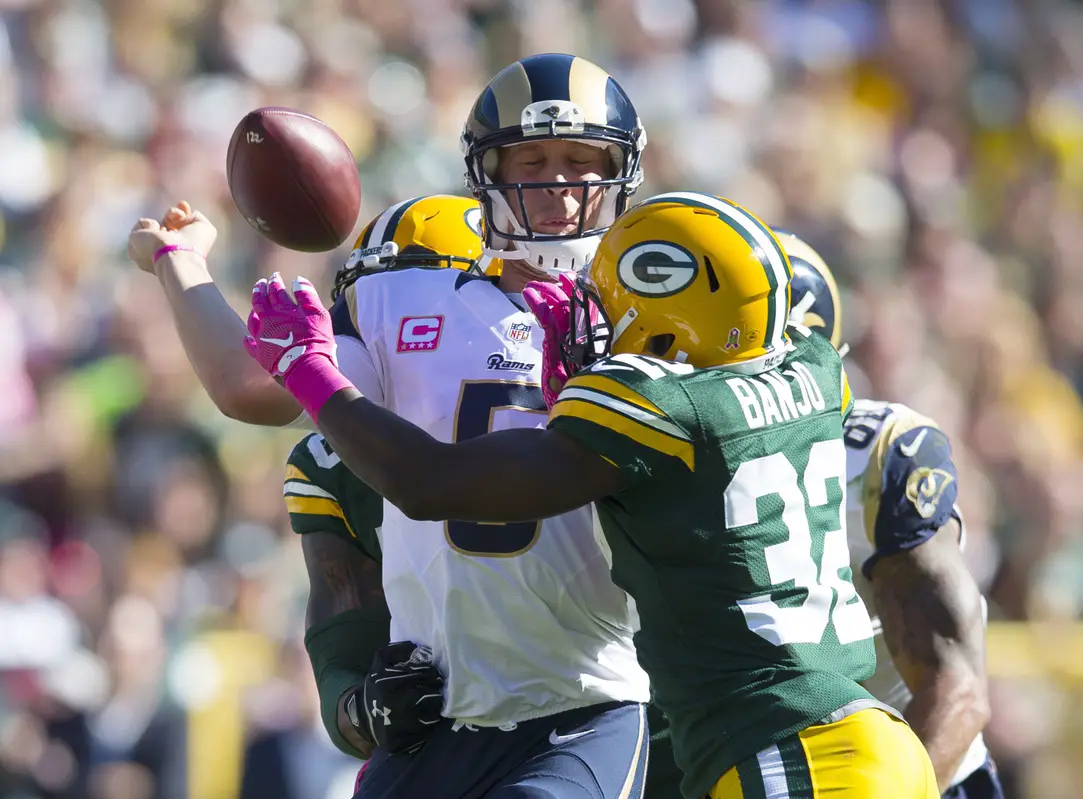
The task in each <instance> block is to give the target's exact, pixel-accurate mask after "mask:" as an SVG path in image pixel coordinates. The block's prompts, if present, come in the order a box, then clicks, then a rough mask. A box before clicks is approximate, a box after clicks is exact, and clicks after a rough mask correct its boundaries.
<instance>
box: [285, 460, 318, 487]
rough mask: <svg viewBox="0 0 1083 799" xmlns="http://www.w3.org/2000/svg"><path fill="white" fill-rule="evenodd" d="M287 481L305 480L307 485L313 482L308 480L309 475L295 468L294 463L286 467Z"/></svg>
mask: <svg viewBox="0 0 1083 799" xmlns="http://www.w3.org/2000/svg"><path fill="white" fill-rule="evenodd" d="M286 479H287V480H304V481H305V482H306V483H311V482H312V481H311V480H309V479H308V475H307V474H305V473H304V472H302V471H301V470H300V469H298V468H297V467H296V466H294V465H293V464H292V463H291V464H289V465H288V466H287V467H286Z"/></svg>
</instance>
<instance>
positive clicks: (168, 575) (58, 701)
mask: <svg viewBox="0 0 1083 799" xmlns="http://www.w3.org/2000/svg"><path fill="white" fill-rule="evenodd" d="M543 51H563V52H571V53H576V54H579V55H583V56H586V57H587V58H590V59H591V60H594V61H596V62H597V63H599V64H600V65H602V66H603V67H604V68H605V69H607V70H608V71H610V72H611V73H612V74H613V75H614V76H616V77H617V78H618V80H620V81H621V82H622V83H623V85H624V86H625V88H626V89H627V90H628V92H629V94H630V95H631V97H632V98H633V100H634V102H635V103H636V105H637V107H638V109H639V111H640V114H641V116H642V117H643V120H644V122H645V124H646V127H647V130H648V134H649V145H648V147H647V151H646V156H645V162H644V163H645V167H646V172H647V180H646V184H645V185H644V186H643V187H642V188H641V189H640V196H649V195H650V194H652V193H655V192H658V191H662V190H668V189H694V190H702V191H708V192H712V193H716V194H722V195H725V196H728V197H731V198H733V199H734V200H736V201H738V202H740V203H742V204H744V205H745V206H747V207H749V208H750V209H751V210H753V211H754V212H755V213H757V214H758V215H759V216H760V217H761V218H763V219H764V220H766V221H768V222H770V223H773V224H782V225H785V226H786V227H788V228H790V229H792V230H794V231H796V232H797V233H799V234H800V235H802V236H804V237H806V238H807V239H808V240H809V241H810V242H811V243H813V244H814V245H815V246H817V247H818V248H820V249H821V252H822V253H823V254H824V255H825V257H826V258H827V259H828V261H829V262H830V263H832V264H833V265H834V267H835V268H836V271H837V273H838V275H839V277H840V280H841V282H842V284H843V288H844V294H843V302H844V306H845V332H846V339H847V340H848V341H849V342H850V344H851V346H852V351H851V355H850V356H848V362H849V364H850V367H849V368H850V370H851V382H852V383H853V384H854V386H855V389H857V392H856V393H858V394H859V395H865V396H870V397H876V398H890V399H894V400H898V401H902V402H906V403H909V404H911V405H913V406H915V407H916V408H917V409H919V410H920V411H922V412H924V413H926V414H928V415H930V416H932V417H934V418H936V419H937V420H938V421H939V422H940V423H941V425H942V426H943V427H945V428H946V429H947V431H948V432H949V433H950V434H951V436H952V438H953V442H954V447H955V450H954V451H955V458H956V462H957V464H958V466H959V472H960V480H961V486H962V488H961V492H962V505H963V510H964V513H965V515H966V521H967V529H968V535H969V541H968V550H967V553H968V559H969V561H970V563H971V565H972V567H973V569H974V572H975V574H976V576H977V577H978V579H979V581H980V583H981V585H982V586H983V588H984V589H985V590H986V592H987V594H988V597H989V614H990V619H991V621H992V624H993V627H992V628H991V631H990V639H989V640H990V650H989V662H990V672H991V675H992V681H993V696H992V700H993V707H994V716H993V720H992V723H991V725H990V727H989V730H988V732H987V739H988V741H989V743H990V746H991V748H992V749H993V751H994V753H995V755H996V757H997V758H998V760H999V763H1000V767H1001V771H1002V774H1003V776H1004V778H1005V782H1006V784H1007V786H1008V790H1009V796H1010V797H1012V799H1024V798H1026V799H1032V798H1033V799H1038V798H1039V797H1040V799H1068V798H1069V797H1078V796H1079V795H1080V791H1081V789H1080V788H1079V786H1080V785H1081V784H1083V771H1081V769H1083V757H1081V755H1083V727H1081V722H1080V720H1081V719H1083V679H1081V678H1083V668H1081V666H1080V663H1083V637H1081V635H1080V632H1079V626H1078V625H1077V621H1078V620H1079V618H1080V616H1081V611H1083V536H1081V534H1080V533H1081V529H1083V490H1081V489H1080V486H1081V485H1083V405H1081V402H1080V389H1081V388H1083V263H1081V261H1080V258H1081V254H1083V4H1081V3H1079V2H1069V1H1068V0H1061V1H1054V0H1045V1H1043V0H1033V2H1030V1H1029V0H942V1H941V2H936V1H935V0H879V2H859V1H858V0H822V1H820V2H816V1H814V0H808V1H807V2H800V1H798V0H756V1H755V2H751V1H749V2H741V1H740V0H396V1H395V2H387V1H386V0H0V222H2V224H0V231H2V232H0V367H2V371H3V381H2V384H0V797H2V798H3V799H45V798H46V797H48V798H49V799H52V798H54V797H56V798H58V799H59V798H60V797H65V798H67V797H71V798H73V799H74V798H76V797H92V798H93V799H184V798H185V797H192V799H232V798H233V797H241V799H249V798H250V797H252V798H254V797H259V799H277V798H278V797H282V798H283V799H293V798H294V797H297V798H298V799H300V798H301V797H304V799H324V798H325V797H326V798H327V799H330V798H331V797H335V798H336V799H346V797H348V796H349V795H350V790H351V787H352V780H353V774H354V772H355V771H356V765H357V764H356V762H353V761H350V760H349V759H348V758H346V757H345V756H343V755H340V754H339V753H338V752H337V751H335V750H334V749H333V748H332V747H331V745H330V743H329V742H328V741H327V739H326V735H325V734H324V732H323V730H322V728H321V727H320V724H319V720H318V712H317V700H316V696H315V688H314V685H313V681H312V677H311V674H310V671H309V667H308V662H307V658H306V656H305V653H304V649H303V643H302V634H303V611H304V604H305V600H306V596H307V585H306V578H305V572H304V569H303V565H302V563H301V557H300V549H299V545H298V541H297V538H296V536H294V535H292V533H291V532H290V530H289V525H288V520H287V516H286V513H285V510H284V507H283V505H282V502H281V499H280V496H281V480H282V475H283V463H284V458H285V456H286V454H287V453H288V451H289V448H290V447H291V446H292V444H293V443H294V442H295V441H296V440H297V439H298V438H299V437H300V434H299V433H298V432H297V431H278V430H275V431H268V430H261V429H255V428H252V427H247V426H244V425H241V424H239V423H237V422H234V421H231V420H229V419H227V418H225V417H224V416H223V415H222V414H220V413H219V412H218V411H217V410H216V409H215V408H214V407H213V406H212V405H211V404H210V402H209V400H208V399H207V398H206V396H205V395H204V394H203V392H202V390H201V389H200V387H199V385H198V383H197V382H196V380H195V378H194V375H193V373H192V371H191V369H190V368H189V366H188V364H187V361H186V360H185V356H184V352H183V350H182V348H181V346H180V344H179V341H178V339H177V337H176V335H175V333H174V331H173V327H172V323H171V321H170V317H169V314H168V312H167V308H166V305H165V303H164V300H163V299H162V296H161V294H160V291H159V288H158V285H157V283H156V281H155V280H154V279H153V278H152V277H150V276H148V275H145V274H142V273H139V272H137V271H136V270H135V269H134V267H133V266H132V265H131V264H130V263H128V262H127V261H126V260H125V257H124V247H125V240H126V236H127V233H128V230H129V228H130V227H131V225H132V223H133V222H134V220H135V219H136V218H138V217H139V216H142V215H150V216H159V215H160V214H161V213H162V212H164V210H165V209H166V207H168V205H169V204H171V203H173V202H175V201H177V200H179V199H182V198H183V199H187V200H189V201H190V202H192V203H193V204H194V205H195V206H196V207H197V208H199V209H201V210H203V211H204V212H205V213H206V214H207V215H208V216H209V217H210V218H211V220H212V221H213V222H214V223H215V224H216V225H217V226H218V230H219V232H220V238H219V243H218V245H217V247H216V249H215V251H214V253H213V254H212V257H211V264H212V267H213V270H214V272H215V275H216V277H217V278H218V280H219V281H220V284H221V285H222V287H223V288H224V289H225V290H226V291H227V292H228V293H229V294H230V296H231V299H232V300H233V301H234V304H235V307H237V308H242V309H243V308H244V307H245V304H246V302H247V295H248V290H249V288H250V286H251V284H252V282H253V281H254V280H255V279H256V278H257V277H258V276H262V275H266V274H268V273H270V272H271V271H272V270H275V269H278V270H280V271H282V273H283V274H284V275H286V276H287V277H288V276H290V275H294V274H297V273H299V272H303V273H304V274H306V275H307V276H309V277H310V278H312V279H313V280H314V281H315V282H316V283H317V285H319V286H321V287H323V288H328V287H329V285H330V277H331V275H332V274H333V273H334V270H335V269H336V268H337V266H338V265H339V264H340V263H341V262H342V260H343V259H344V257H345V254H346V250H348V246H347V247H344V248H343V249H342V250H341V251H339V252H336V253H332V254H329V255H327V256H323V255H321V256H311V255H301V254H297V253H289V252H286V251H283V250H280V249H276V248H274V247H272V246H270V245H268V244H266V243H264V242H262V241H261V240H260V239H259V238H258V237H257V236H256V235H255V234H254V233H253V231H252V230H250V229H249V228H248V226H247V225H246V224H245V222H244V221H243V220H242V219H241V217H240V216H239V215H238V213H237V212H236V210H235V209H234V207H233V204H232V201H231V199H230V196H229V190H228V187H227V185H226V180H225V174H224V164H225V153H226V145H227V143H228V141H229V137H230V134H231V132H232V130H233V128H234V126H235V125H236V123H237V122H238V121H239V120H240V119H241V117H242V116H243V115H244V114H245V113H246V112H247V111H249V110H251V109H253V108H256V107H258V106H262V105H286V106H295V107H298V108H301V109H303V110H305V111H307V112H309V113H312V114H315V115H317V116H319V117H321V118H323V119H324V120H325V121H327V122H328V123H329V124H331V125H332V126H333V127H334V128H335V129H336V130H338V131H339V133H340V134H341V135H342V136H343V138H344V139H346V141H347V142H348V143H349V145H350V146H351V148H352V149H353V151H354V153H355V154H356V156H357V159H358V162H359V168H360V171H361V177H362V185H363V192H364V198H365V199H364V208H363V212H362V217H363V218H362V219H361V220H359V223H358V230H360V228H361V226H362V224H363V223H364V222H365V221H366V220H367V219H368V218H369V217H371V216H374V215H375V214H376V213H378V212H379V211H380V210H382V208H383V207H384V206H385V205H388V204H390V203H391V202H394V201H397V200H400V199H404V198H406V197H409V196H414V195H417V194H422V193H428V192H437V191H445V192H453V193H461V191H462V173H463V171H464V166H463V162H462V159H461V155H460V152H459V149H458V136H459V132H460V127H461V124H462V121H463V119H464V115H465V114H466V112H467V110H468V108H469V106H470V104H471V103H472V101H473V99H474V98H475V96H476V95H477V93H478V92H479V90H480V89H481V88H482V86H483V85H484V84H485V83H486V81H487V80H488V79H489V77H491V75H493V74H494V73H495V72H496V71H497V70H498V69H500V68H501V67H503V66H504V65H506V64H507V63H509V62H510V61H512V60H514V59H516V58H519V57H521V56H524V55H527V54H530V53H533V52H543ZM1024 622H1025V623H1024Z"/></svg>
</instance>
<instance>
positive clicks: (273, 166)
mask: <svg viewBox="0 0 1083 799" xmlns="http://www.w3.org/2000/svg"><path fill="white" fill-rule="evenodd" d="M226 176H227V178H228V180H229V190H230V193H231V194H232V195H233V202H234V203H235V204H236V205H237V210H239V211H240V212H241V215H242V216H243V217H244V218H245V219H246V220H247V221H248V224H250V225H251V226H252V227H254V228H255V229H256V230H258V231H259V232H260V233H261V234H263V235H264V236H266V237H267V238H268V239H270V240H271V241H273V242H274V243H275V244H278V245H280V246H282V247H286V248H287V249H290V250H299V251H301V252H326V251H328V250H333V249H335V247H337V246H338V245H340V244H341V243H342V242H344V241H345V240H346V239H347V238H349V237H350V234H352V233H353V229H354V225H355V224H356V223H357V215H358V213H359V212H360V210H361V180H360V178H359V177H358V175H357V164H356V162H355V160H354V156H353V153H352V152H350V148H349V147H347V146H346V142H344V141H343V140H342V139H341V138H339V135H338V134H337V133H335V132H334V131H333V130H331V128H329V127H328V126H327V125H325V124H324V123H323V122H321V121H320V120H319V119H317V118H316V117H314V116H312V115H310V114H306V113H304V112H302V111H298V110H296V109H293V108H276V107H271V108H257V109H256V110H255V111H252V112H250V113H249V114H247V115H246V116H245V118H244V119H242V120H241V122H240V124H239V125H237V129H236V130H234V131H233V138H232V139H231V140H230V142H229V151H228V153H227V154H226Z"/></svg>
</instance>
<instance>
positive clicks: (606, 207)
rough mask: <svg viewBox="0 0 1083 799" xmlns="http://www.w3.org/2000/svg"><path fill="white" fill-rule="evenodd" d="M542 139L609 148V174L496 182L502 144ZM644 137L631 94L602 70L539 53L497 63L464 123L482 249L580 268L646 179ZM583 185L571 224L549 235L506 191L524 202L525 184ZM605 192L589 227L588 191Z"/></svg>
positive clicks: (551, 266)
mask: <svg viewBox="0 0 1083 799" xmlns="http://www.w3.org/2000/svg"><path fill="white" fill-rule="evenodd" d="M547 139H572V140H576V141H582V142H585V143H587V144H592V145H595V146H597V147H601V148H604V149H605V150H607V151H608V152H609V155H610V159H611V163H612V171H611V175H610V177H608V178H605V179H602V180H586V181H579V182H574V181H573V182H564V183H557V182H530V183H502V182H499V181H498V177H497V171H498V170H497V167H498V162H499V152H500V150H501V148H504V147H509V146H513V145H517V144H523V143H526V142H535V141H544V140H547ZM646 144H647V134H646V132H645V131H644V129H643V125H642V124H641V123H640V121H639V116H638V115H637V114H636V110H635V107H634V106H633V105H632V101H631V100H630V99H628V95H627V94H625V92H624V89H622V88H621V86H620V84H619V83H617V81H616V80H614V79H613V77H612V76H611V75H609V74H608V73H607V72H606V71H605V70H603V69H601V68H600V67H598V66H597V65H595V64H593V63H591V62H590V61H587V60H586V59H585V58H579V57H577V56H572V55H564V54H562V53H543V54H540V55H533V56H530V57H528V58H524V59H523V60H521V61H516V62H515V63H514V64H512V65H511V66H509V67H507V68H505V69H503V70H501V72H499V73H498V74H497V75H496V77H494V78H493V79H492V80H491V81H490V82H489V85H488V86H486V87H485V89H484V90H482V92H481V95H480V96H479V97H478V99H477V101H476V102H475V103H474V106H473V108H472V109H471V111H470V114H469V115H468V116H467V119H466V124H465V125H464V127H463V132H462V139H461V145H462V149H463V154H464V155H465V156H466V185H467V187H468V188H469V189H470V190H471V191H472V192H473V193H474V195H475V196H476V197H477V198H478V200H480V202H481V207H482V212H483V214H484V219H485V246H486V248H488V249H489V250H493V251H494V253H493V255H494V256H495V257H498V258H502V259H504V260H526V261H529V262H530V263H532V264H535V265H538V266H539V267H541V268H542V269H544V270H546V271H549V272H559V271H565V272H566V271H575V270H579V269H582V268H583V267H584V266H585V265H586V264H587V262H588V261H589V260H590V257H591V255H593V253H594V251H595V249H596V248H597V246H598V239H599V237H600V236H601V235H602V233H604V232H605V231H606V229H607V228H608V227H609V226H610V225H611V224H612V223H613V221H614V220H615V219H616V218H617V216H619V215H620V214H622V213H623V212H624V210H625V208H626V207H627V204H628V198H629V197H630V196H631V195H632V194H633V192H635V190H636V188H637V187H638V186H639V184H640V183H641V182H642V180H643V170H642V168H641V167H640V159H641V157H642V154H643V148H644V147H645V146H646ZM547 188H560V189H565V190H567V189H571V190H572V191H579V192H581V208H582V209H583V211H582V213H581V214H580V218H579V225H578V227H577V229H576V230H574V231H571V232H569V233H561V234H546V233H540V232H537V231H534V230H533V229H532V227H531V220H530V218H529V214H527V213H526V212H525V211H524V215H525V218H524V219H523V220H522V222H520V221H519V220H518V219H517V218H516V216H515V214H514V213H513V211H512V209H511V206H510V204H509V203H508V199H507V198H508V196H510V195H512V194H517V196H518V198H519V201H520V202H519V205H520V206H522V205H523V203H522V192H523V191H524V190H526V189H531V190H538V189H547ZM594 188H601V189H602V190H603V191H604V192H605V194H604V197H603V200H602V207H601V212H600V214H599V218H598V220H597V222H596V223H594V224H593V225H592V224H590V223H589V222H588V220H587V219H586V209H587V195H588V193H589V192H590V191H591V190H592V189H594Z"/></svg>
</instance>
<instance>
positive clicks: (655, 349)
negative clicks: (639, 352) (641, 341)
mask: <svg viewBox="0 0 1083 799" xmlns="http://www.w3.org/2000/svg"><path fill="white" fill-rule="evenodd" d="M676 340H677V337H676V336H675V335H673V334H672V333H660V334H659V335H657V336H651V337H650V338H649V339H647V349H648V350H649V351H650V354H651V355H654V356H656V357H658V358H661V357H663V356H664V355H665V354H666V353H667V352H669V350H670V348H672V347H673V342H674V341H676Z"/></svg>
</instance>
